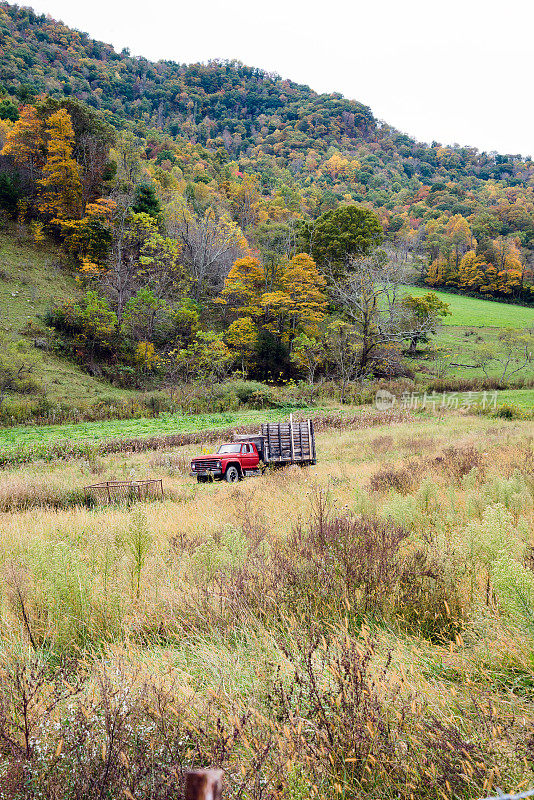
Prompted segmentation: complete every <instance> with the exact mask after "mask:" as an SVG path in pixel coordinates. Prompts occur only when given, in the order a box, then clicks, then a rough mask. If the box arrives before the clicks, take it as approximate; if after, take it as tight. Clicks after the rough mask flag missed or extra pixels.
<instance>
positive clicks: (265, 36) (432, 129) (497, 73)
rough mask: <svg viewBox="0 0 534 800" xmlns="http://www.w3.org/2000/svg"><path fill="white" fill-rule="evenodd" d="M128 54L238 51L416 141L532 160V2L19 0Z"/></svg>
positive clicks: (195, 57)
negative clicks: (353, 103) (352, 103)
mask: <svg viewBox="0 0 534 800" xmlns="http://www.w3.org/2000/svg"><path fill="white" fill-rule="evenodd" d="M19 4H20V5H31V6H32V7H33V8H34V9H35V10H36V11H40V12H43V13H48V14H50V15H51V16H52V17H54V18H56V19H61V20H63V22H64V23H65V24H67V25H69V26H71V27H74V28H77V29H78V30H83V31H86V32H87V33H89V34H90V36H92V37H93V38H95V39H100V40H103V41H106V42H110V43H111V44H113V45H114V47H115V48H116V49H118V50H121V49H122V48H123V47H128V48H129V49H130V51H131V53H132V55H142V56H145V57H146V58H149V59H152V60H158V59H160V58H164V59H172V60H174V61H179V62H182V63H183V62H186V63H190V62H193V61H207V60H209V59H210V58H236V59H238V60H240V61H243V62H244V63H246V64H249V65H252V66H258V67H262V68H264V69H266V70H268V71H272V72H277V73H278V74H280V75H281V76H282V77H284V78H291V79H292V80H295V81H297V82H299V83H306V84H308V85H310V86H311V87H312V88H313V89H315V90H316V91H319V92H333V91H337V92H341V93H343V94H344V95H345V96H346V97H349V98H351V99H355V100H359V101H361V102H363V103H365V104H366V105H369V106H370V107H371V109H372V111H373V113H374V114H375V116H376V117H378V118H379V119H383V120H385V121H387V122H389V123H390V124H392V125H394V126H395V127H397V128H399V129H400V130H401V131H403V132H405V133H409V134H411V135H412V136H415V137H416V138H417V139H420V140H421V141H427V142H431V141H432V140H436V141H439V142H442V143H444V144H453V143H454V142H458V143H459V144H461V145H474V146H476V147H478V148H479V149H480V150H497V151H499V152H501V153H521V154H523V155H534V134H533V131H534V103H533V102H532V78H533V69H532V63H533V51H534V47H533V39H532V35H533V34H532V31H533V27H534V26H533V23H534V4H533V3H532V0H507V2H504V3H503V2H499V3H498V4H497V3H496V2H494V1H493V0H448V2H445V3H439V4H438V3H437V2H436V1H435V0H403V2H401V1H400V0H379V1H378V2H377V0H365V2H361V1H360V0H346V2H341V1H340V0H330V2H328V1H325V2H322V3H314V2H313V0H269V1H268V2H262V3H258V2H254V0H233V2H232V0H230V1H228V0H226V2H223V1H222V0H201V2H199V0H196V2H193V1H192V0H187V2H183V0H182V2H180V0H178V1H177V2H170V0H150V2H147V0H143V2H140V1H139V0H89V2H78V0H33V2H27V0H26V2H25V0H19Z"/></svg>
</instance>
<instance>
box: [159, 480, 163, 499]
mask: <svg viewBox="0 0 534 800" xmlns="http://www.w3.org/2000/svg"><path fill="white" fill-rule="evenodd" d="M159 485H160V486H161V499H162V500H163V478H160V479H159Z"/></svg>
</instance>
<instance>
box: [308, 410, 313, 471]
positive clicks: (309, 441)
mask: <svg viewBox="0 0 534 800" xmlns="http://www.w3.org/2000/svg"><path fill="white" fill-rule="evenodd" d="M308 447H309V448H310V464H311V462H312V461H313V453H312V435H311V420H310V419H308Z"/></svg>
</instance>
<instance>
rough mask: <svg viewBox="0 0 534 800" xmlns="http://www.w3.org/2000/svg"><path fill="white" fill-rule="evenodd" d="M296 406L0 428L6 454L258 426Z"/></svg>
mask: <svg viewBox="0 0 534 800" xmlns="http://www.w3.org/2000/svg"><path fill="white" fill-rule="evenodd" d="M294 410H295V409H294V408H276V409H266V410H251V411H240V412H235V413H232V412H228V413H220V414H195V415H192V414H188V415H184V414H171V413H169V414H160V416H158V417H151V418H147V417H143V418H141V419H120V420H106V421H103V422H78V423H65V424H63V425H45V426H41V425H17V426H15V427H12V428H0V452H3V453H6V452H9V451H11V450H15V449H18V448H24V449H28V450H32V451H33V450H35V452H36V453H38V452H40V451H41V450H43V449H46V447H47V446H49V445H51V444H57V443H58V442H70V443H82V444H88V445H92V444H99V443H101V442H105V441H110V440H112V439H133V438H148V437H151V436H169V435H172V434H175V433H195V432H198V431H213V430H218V429H219V428H221V429H223V428H228V427H231V426H232V425H236V426H237V425H249V424H250V425H251V424H253V423H255V422H257V423H258V426H259V425H260V424H261V423H262V422H280V421H284V420H287V419H288V418H289V415H290V414H291V413H292V412H294ZM324 410H325V409H323V408H318V407H317V406H315V407H314V408H313V409H312V408H303V409H299V413H300V414H306V412H309V413H310V415H311V414H314V415H316V414H317V413H318V412H321V411H324Z"/></svg>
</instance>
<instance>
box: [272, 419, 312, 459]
mask: <svg viewBox="0 0 534 800" xmlns="http://www.w3.org/2000/svg"><path fill="white" fill-rule="evenodd" d="M261 435H262V437H263V439H264V456H263V460H264V461H265V463H266V464H270V463H275V464H315V462H316V453H315V435H314V432H313V422H312V421H311V419H306V420H301V421H300V422H293V421H291V422H269V423H266V424H264V425H262V426H261Z"/></svg>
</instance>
